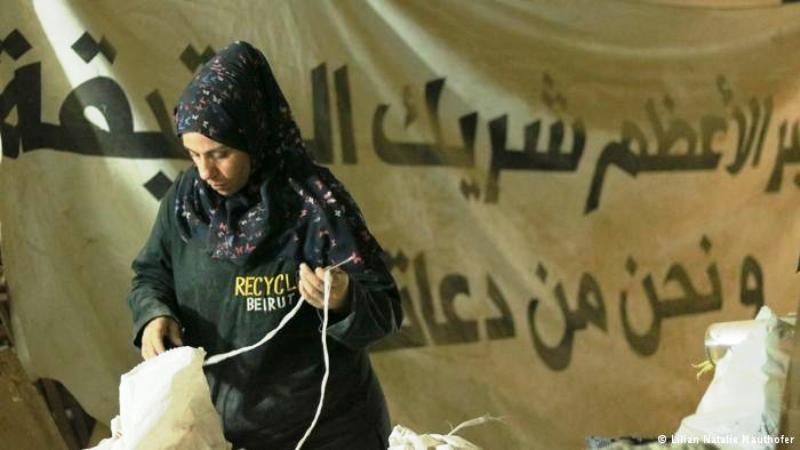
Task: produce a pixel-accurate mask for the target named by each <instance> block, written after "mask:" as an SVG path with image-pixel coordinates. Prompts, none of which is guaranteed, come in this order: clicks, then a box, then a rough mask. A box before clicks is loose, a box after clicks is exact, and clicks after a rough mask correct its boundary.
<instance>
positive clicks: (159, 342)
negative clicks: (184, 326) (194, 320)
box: [142, 316, 183, 359]
mask: <svg viewBox="0 0 800 450" xmlns="http://www.w3.org/2000/svg"><path fill="white" fill-rule="evenodd" d="M165 337H166V338H168V339H169V340H170V342H172V345H174V346H175V347H180V346H182V345H183V340H181V327H180V325H178V323H177V322H175V321H174V320H173V319H172V318H171V317H167V316H161V317H156V318H155V319H153V320H151V321H150V322H147V325H146V326H145V327H144V331H143V332H142V358H144V359H150V358H152V357H154V356H158V355H160V354H161V353H164V351H165V350H166V349H165V348H164V338H165Z"/></svg>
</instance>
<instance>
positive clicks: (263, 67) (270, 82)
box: [174, 41, 382, 265]
mask: <svg viewBox="0 0 800 450" xmlns="http://www.w3.org/2000/svg"><path fill="white" fill-rule="evenodd" d="M175 116H176V117H175V119H176V123H177V132H178V134H179V135H180V134H183V133H188V132H198V133H201V134H203V135H205V136H206V137H208V138H210V139H213V140H215V141H217V142H220V143H222V144H225V145H227V146H229V147H232V148H235V149H237V150H241V151H244V152H246V153H248V154H249V155H250V159H251V165H252V171H251V174H250V178H249V179H248V182H247V184H246V186H245V187H244V188H242V190H241V191H239V192H237V193H235V194H233V195H230V196H227V197H226V196H223V195H220V194H218V193H217V192H216V191H214V190H213V189H211V187H210V186H209V185H208V184H207V183H206V182H205V181H203V180H202V179H201V178H200V176H199V173H198V170H197V167H196V166H192V167H191V168H190V169H189V170H188V171H187V172H186V173H185V174H183V176H182V177H181V178H180V180H179V181H178V185H177V196H176V203H175V205H174V206H175V207H174V211H175V214H176V219H177V223H178V228H179V231H180V234H181V237H182V238H183V239H184V241H188V240H190V239H192V238H199V239H202V240H204V241H205V243H206V248H207V250H208V253H209V255H210V256H211V257H212V258H215V259H220V260H228V261H231V262H233V263H234V264H237V265H244V264H246V262H247V260H248V257H249V256H250V255H251V254H253V252H254V251H255V250H256V249H257V248H259V245H260V244H262V243H263V242H265V241H266V239H267V238H268V236H270V231H271V226H272V225H273V224H274V223H275V221H276V220H289V221H291V220H294V221H297V220H301V219H302V220H309V219H311V221H312V222H313V223H316V224H317V226H318V227H319V229H318V230H317V233H316V234H317V235H318V236H319V239H315V240H314V242H306V243H304V244H305V245H306V254H309V253H310V254H312V255H318V256H319V260H318V261H309V263H315V264H330V263H332V262H333V261H324V259H325V258H324V255H323V254H327V257H328V258H330V259H338V260H341V259H345V258H347V257H350V256H355V262H356V264H363V263H364V261H363V258H364V257H366V258H368V259H372V258H373V257H378V255H379V254H380V252H381V251H382V250H381V249H380V247H379V246H378V244H377V242H376V241H375V240H374V238H373V237H372V235H371V234H370V233H369V231H367V228H366V225H365V224H364V222H363V219H362V216H361V212H360V211H359V209H358V206H357V205H356V204H355V202H354V201H353V199H352V198H351V197H350V194H349V193H348V192H347V191H346V190H345V189H344V187H343V186H342V185H341V183H340V182H339V181H338V180H337V179H336V178H335V177H334V176H333V174H331V173H330V171H329V170H327V169H325V168H323V167H320V166H317V165H316V164H315V163H314V161H313V159H312V158H311V156H310V155H309V153H308V152H307V150H306V148H305V145H304V143H303V140H302V138H301V136H300V130H299V129H298V127H297V124H296V123H295V122H294V119H293V118H292V114H291V112H290V110H289V105H288V103H287V102H286V99H285V97H284V96H283V93H282V92H281V90H280V87H279V86H278V83H277V81H276V80H275V77H274V76H273V74H272V70H271V69H270V67H269V64H268V63H267V60H266V58H265V57H264V55H263V54H262V53H261V52H260V51H258V50H257V49H255V48H253V47H252V46H251V45H250V44H248V43H246V42H242V41H236V42H234V43H232V44H230V45H228V46H227V47H225V48H224V49H222V50H221V51H220V52H219V53H217V54H216V55H215V56H214V57H213V58H212V59H211V60H210V61H208V62H207V63H206V64H205V65H204V66H203V67H202V68H201V69H200V71H199V72H198V74H197V75H196V76H195V77H194V79H193V80H192V81H191V82H190V83H189V85H188V86H187V87H186V89H185V90H184V92H183V94H182V95H181V98H180V101H179V103H178V107H177V108H176V113H175ZM276 211H279V212H280V215H279V217H277V216H276V215H275V212H276ZM309 246H310V247H311V248H308V247H309ZM336 247H338V248H336ZM334 250H335V251H334ZM334 253H335V255H334Z"/></svg>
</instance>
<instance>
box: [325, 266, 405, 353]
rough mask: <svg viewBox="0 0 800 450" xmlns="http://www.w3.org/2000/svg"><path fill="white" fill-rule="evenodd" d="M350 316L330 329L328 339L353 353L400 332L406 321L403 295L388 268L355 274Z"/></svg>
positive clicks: (349, 271) (351, 289)
mask: <svg viewBox="0 0 800 450" xmlns="http://www.w3.org/2000/svg"><path fill="white" fill-rule="evenodd" d="M345 271H347V272H348V275H349V276H350V292H349V295H350V299H349V308H348V312H347V313H346V315H345V316H344V317H342V318H341V319H339V320H337V321H336V323H335V324H333V325H330V326H328V336H330V337H332V338H334V339H336V340H337V341H339V342H341V343H342V344H344V345H345V346H347V347H349V348H352V349H361V348H365V347H366V346H367V345H369V344H371V343H372V342H375V341H377V340H378V339H381V338H382V337H384V336H387V335H389V334H390V333H393V332H395V331H397V330H398V329H399V327H400V325H401V324H402V321H403V311H402V308H401V307H400V295H399V294H398V292H397V287H396V285H395V282H394V279H393V278H392V276H391V274H389V272H388V270H387V269H386V267H385V265H384V267H383V268H382V269H381V268H371V269H370V270H368V271H351V270H348V268H345Z"/></svg>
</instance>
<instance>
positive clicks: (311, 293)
mask: <svg viewBox="0 0 800 450" xmlns="http://www.w3.org/2000/svg"><path fill="white" fill-rule="evenodd" d="M324 276H325V269H323V268H322V267H317V268H316V269H314V270H311V268H310V267H308V264H306V263H302V264H300V283H299V287H300V295H302V296H303V298H305V299H306V301H307V302H308V303H310V304H311V305H312V306H313V307H315V308H318V309H322V308H323V302H324V298H325V297H324V289H325V283H324ZM349 288H350V276H349V275H347V272H345V271H344V270H342V269H339V268H336V269H332V270H331V298H330V303H329V304H328V307H329V308H330V309H331V310H333V311H337V312H342V311H345V310H347V308H348V307H349V306H350V305H348V304H347V298H348V296H347V292H348V289H349Z"/></svg>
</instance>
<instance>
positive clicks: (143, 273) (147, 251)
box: [128, 184, 180, 347]
mask: <svg viewBox="0 0 800 450" xmlns="http://www.w3.org/2000/svg"><path fill="white" fill-rule="evenodd" d="M174 189H175V185H174V184H173V186H172V188H171V189H170V190H169V191H168V193H167V195H165V196H164V198H163V199H162V201H161V205H160V206H159V209H158V216H157V217H156V221H155V223H154V224H153V229H152V231H151V232H150V237H149V238H148V240H147V243H145V245H144V247H143V248H142V250H141V251H140V252H139V255H138V256H137V257H136V259H134V260H133V264H132V265H131V268H132V269H133V272H134V275H133V280H132V281H131V291H130V294H128V305H129V306H130V308H131V311H132V313H133V336H134V339H133V344H134V345H135V346H137V347H139V346H141V338H142V331H143V329H144V327H145V325H147V323H148V322H150V321H151V320H153V319H155V318H156V317H160V316H167V317H171V318H172V319H174V320H175V321H176V322H178V323H180V321H179V319H178V307H177V303H176V300H175V289H174V283H173V276H172V256H171V242H170V236H171V234H170V222H171V220H170V217H169V213H170V210H171V208H170V206H171V205H172V203H173V202H174Z"/></svg>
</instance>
